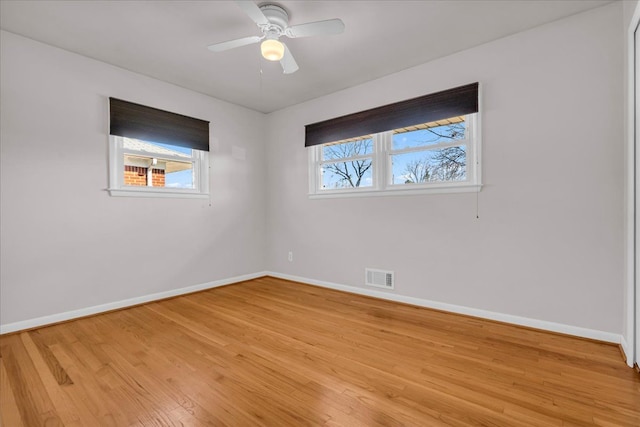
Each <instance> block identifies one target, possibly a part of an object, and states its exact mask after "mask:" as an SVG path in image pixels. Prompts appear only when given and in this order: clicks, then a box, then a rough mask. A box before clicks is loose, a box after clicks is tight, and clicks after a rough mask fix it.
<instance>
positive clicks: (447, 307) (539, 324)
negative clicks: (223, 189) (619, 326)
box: [266, 271, 629, 354]
mask: <svg viewBox="0 0 640 427" xmlns="http://www.w3.org/2000/svg"><path fill="white" fill-rule="evenodd" d="M266 274H267V275H269V276H273V277H277V278H280V279H286V280H292V281H294V282H301V283H308V284H311V285H316V286H321V287H324V288H330V289H336V290H338V291H344V292H350V293H353V294H359V295H366V296H370V297H375V298H381V299H386V300H390V301H396V302H402V303H406V304H411V305H417V306H420V307H426V308H434V309H437V310H443V311H449V312H452V313H458V314H466V315H468V316H474V317H481V318H483V319H490V320H497V321H499V322H505V323H512V324H514V325H520V326H527V327H530V328H536V329H542V330H545V331H551V332H558V333H561V334H566V335H573V336H576V337H581V338H589V339H593V340H598V341H605V342H610V343H615V344H621V342H622V339H623V337H622V335H620V334H615V333H612V332H605V331H599V330H596V329H587V328H581V327H579V326H572V325H565V324H562V323H555V322H548V321H546V320H538V319H530V318H528V317H520V316H514V315H511V314H503V313H497V312H493V311H488V310H481V309H478V308H472V307H465V306H462V305H454V304H447V303H444V302H438V301H431V300H426V299H422V298H414V297H408V296H404V295H397V294H393V293H389V292H382V291H376V290H370V289H364V288H358V287H355V286H348V285H340V284H337V283H331V282H323V281H320V280H314V279H309V278H306V277H298V276H292V275H289V274H281V273H276V272H273V271H268V272H266ZM625 354H629V353H627V352H625Z"/></svg>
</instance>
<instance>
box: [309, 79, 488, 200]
mask: <svg viewBox="0 0 640 427" xmlns="http://www.w3.org/2000/svg"><path fill="white" fill-rule="evenodd" d="M478 89H479V85H478V83H473V84H470V85H466V86H461V87H458V88H454V89H449V90H446V91H442V92H437V93H434V94H429V95H425V96H422V97H419V98H413V99H410V100H407V101H402V102H398V103H395V104H390V105H386V106H382V107H377V108H374V109H371V110H367V111H363V112H359V113H355V114H350V115H347V116H342V117H338V118H335V119H330V120H327V121H324V122H319V123H314V124H311V125H307V126H306V129H305V131H306V138H305V145H306V146H307V147H309V193H310V195H311V196H312V197H325V196H330V197H336V196H340V195H345V196H353V195H358V194H359V195H389V194H407V193H408V192H420V193H429V192H462V191H478V190H479V189H480V185H481V182H480V176H481V175H480V132H479V118H478V115H479V113H478V111H479V109H478V104H479V103H478Z"/></svg>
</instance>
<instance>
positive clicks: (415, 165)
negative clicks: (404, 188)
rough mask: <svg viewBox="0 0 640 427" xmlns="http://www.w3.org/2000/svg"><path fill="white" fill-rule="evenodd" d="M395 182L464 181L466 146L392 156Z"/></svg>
mask: <svg viewBox="0 0 640 427" xmlns="http://www.w3.org/2000/svg"><path fill="white" fill-rule="evenodd" d="M391 163H392V168H391V170H392V173H393V181H392V182H393V184H415V183H421V182H445V181H464V180H466V179H467V167H466V166H467V153H466V152H465V147H464V146H460V147H449V148H443V149H440V150H429V151H420V152H414V153H405V154H396V155H392V156H391Z"/></svg>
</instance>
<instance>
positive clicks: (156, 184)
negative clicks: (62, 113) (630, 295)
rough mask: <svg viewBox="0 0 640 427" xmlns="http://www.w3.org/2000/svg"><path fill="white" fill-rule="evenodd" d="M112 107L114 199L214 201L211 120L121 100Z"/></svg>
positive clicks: (111, 183)
mask: <svg viewBox="0 0 640 427" xmlns="http://www.w3.org/2000/svg"><path fill="white" fill-rule="evenodd" d="M109 104H110V134H111V136H110V139H109V193H110V194H111V195H112V196H136V197H203V198H204V197H208V193H209V164H208V154H209V152H208V150H209V122H207V121H204V120H199V119H194V118H191V117H186V116H182V115H180V114H175V113H170V112H167V111H163V110H158V109H155V108H151V107H146V106H143V105H139V104H134V103H131V102H127V101H122V100H119V99H115V98H110V99H109Z"/></svg>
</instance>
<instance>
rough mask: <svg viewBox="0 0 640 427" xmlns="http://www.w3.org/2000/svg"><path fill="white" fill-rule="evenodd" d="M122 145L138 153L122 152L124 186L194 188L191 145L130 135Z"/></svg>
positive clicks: (124, 139)
mask: <svg viewBox="0 0 640 427" xmlns="http://www.w3.org/2000/svg"><path fill="white" fill-rule="evenodd" d="M123 147H124V148H125V149H126V150H128V151H136V152H139V153H140V154H139V155H137V154H125V155H124V185H130V186H140V187H171V188H191V189H193V188H195V185H194V179H193V178H194V174H193V159H192V155H193V150H192V149H191V148H185V147H178V146H176V145H169V144H160V143H157V142H149V141H141V140H138V139H131V138H123ZM163 157H172V159H171V160H168V159H166V158H163ZM174 159H175V160H174ZM149 168H151V175H149Z"/></svg>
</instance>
